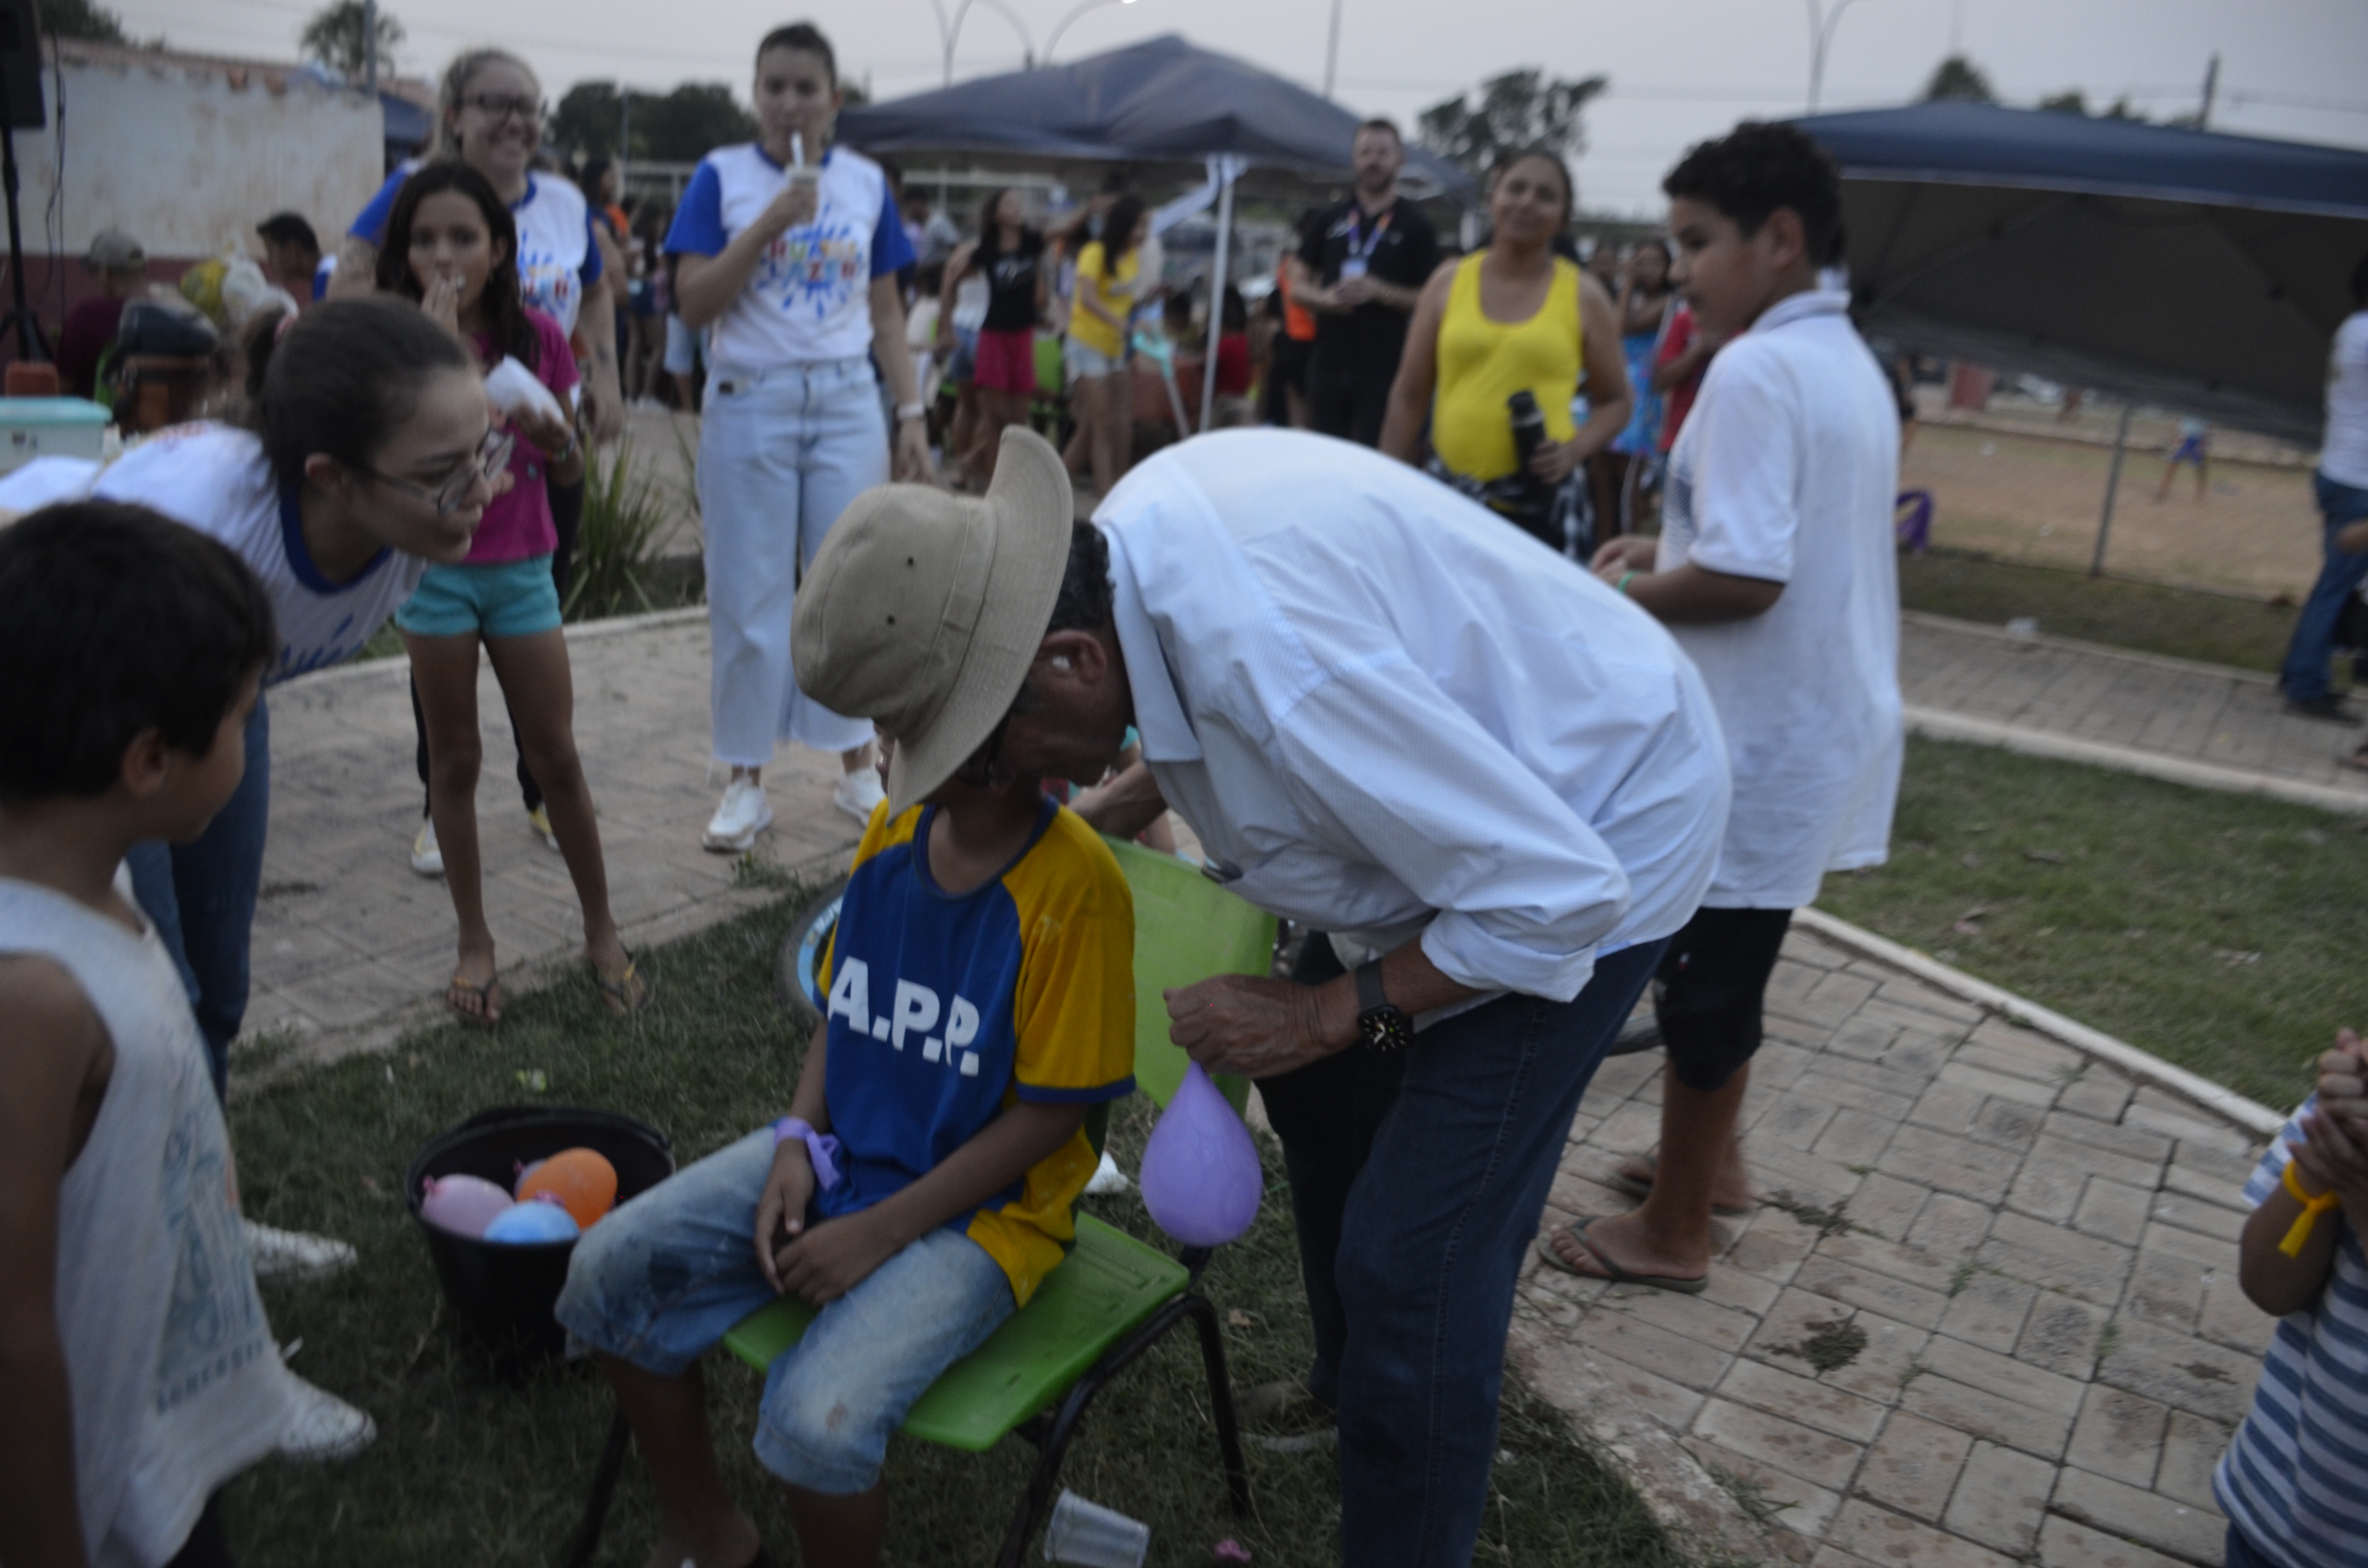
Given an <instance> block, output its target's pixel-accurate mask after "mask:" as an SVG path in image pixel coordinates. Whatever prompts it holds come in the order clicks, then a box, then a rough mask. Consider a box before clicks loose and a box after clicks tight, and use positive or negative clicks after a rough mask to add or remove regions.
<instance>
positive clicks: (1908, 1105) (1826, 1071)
mask: <svg viewBox="0 0 2368 1568" xmlns="http://www.w3.org/2000/svg"><path fill="white" fill-rule="evenodd" d="M1855 1066H1868V1064H1865V1063H1862V1062H1851V1061H1848V1060H1847V1059H1845V1058H1840V1057H1830V1056H1829V1057H1820V1058H1819V1059H1818V1060H1817V1064H1816V1066H1813V1067H1811V1068H1810V1069H1809V1070H1808V1071H1806V1072H1804V1073H1802V1074H1801V1075H1800V1077H1798V1078H1796V1079H1794V1080H1793V1081H1792V1092H1793V1093H1795V1094H1807V1095H1812V1096H1813V1097H1815V1098H1817V1099H1820V1100H1823V1101H1825V1102H1826V1103H1828V1104H1830V1105H1835V1106H1848V1107H1850V1108H1851V1109H1852V1110H1856V1111H1863V1112H1865V1113H1867V1114H1868V1115H1876V1116H1881V1117H1883V1118H1885V1119H1886V1120H1888V1121H1895V1122H1896V1121H1904V1120H1906V1119H1907V1116H1908V1112H1909V1111H1910V1110H1911V1109H1912V1107H1913V1106H1914V1104H1915V1099H1914V1096H1912V1095H1907V1094H1897V1093H1893V1092H1891V1091H1890V1090H1885V1089H1878V1088H1876V1087H1875V1086H1873V1085H1871V1084H1865V1083H1860V1082H1857V1081H1854V1080H1852V1079H1849V1078H1845V1077H1842V1076H1841V1075H1840V1074H1839V1073H1838V1071H1837V1070H1836V1069H1838V1068H1840V1067H1855ZM1873 1070H1875V1071H1881V1070H1882V1069H1881V1068H1879V1067H1878V1068H1874V1069H1873Z"/></svg>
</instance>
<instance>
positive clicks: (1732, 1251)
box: [1711, 1209, 1815, 1290]
mask: <svg viewBox="0 0 2368 1568" xmlns="http://www.w3.org/2000/svg"><path fill="white" fill-rule="evenodd" d="M1814 1236H1815V1233H1814V1232H1812V1231H1806V1230H1803V1229H1802V1228H1801V1227H1800V1226H1798V1225H1796V1224H1793V1223H1792V1222H1791V1220H1790V1218H1789V1217H1788V1216H1787V1215H1785V1214H1783V1213H1778V1212H1777V1211H1776V1210H1773V1209H1763V1210H1761V1211H1760V1213H1757V1214H1755V1215H1754V1216H1752V1219H1751V1222H1750V1223H1749V1224H1748V1225H1747V1226H1746V1227H1745V1228H1744V1230H1743V1232H1742V1234H1741V1235H1740V1236H1739V1237H1736V1239H1735V1244H1734V1245H1732V1246H1730V1247H1729V1248H1727V1250H1726V1251H1725V1253H1723V1254H1722V1255H1721V1256H1720V1258H1719V1260H1718V1261H1719V1263H1720V1264H1721V1265H1722V1267H1723V1268H1724V1269H1732V1270H1737V1271H1739V1272H1741V1273H1745V1274H1749V1275H1752V1276H1753V1277H1755V1278H1757V1279H1760V1280H1763V1281H1765V1282H1768V1283H1770V1284H1774V1285H1779V1286H1781V1285H1784V1284H1786V1283H1788V1281H1790V1280H1791V1278H1792V1276H1793V1275H1794V1274H1796V1273H1798V1272H1799V1271H1800V1266H1801V1264H1802V1263H1803V1262H1805V1261H1806V1260H1807V1259H1808V1257H1809V1248H1810V1242H1811V1241H1812V1240H1813V1238H1814ZM1711 1288H1712V1289H1713V1290H1716V1289H1717V1286H1715V1285H1714V1286H1712V1287H1711Z"/></svg>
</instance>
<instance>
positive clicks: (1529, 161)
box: [1381, 148, 1629, 560]
mask: <svg viewBox="0 0 2368 1568" xmlns="http://www.w3.org/2000/svg"><path fill="white" fill-rule="evenodd" d="M1570 211H1571V187H1570V173H1569V170H1568V169H1566V167H1565V166H1564V164H1563V160H1562V159H1561V158H1560V157H1558V156H1557V155H1555V154H1554V153H1551V152H1548V151H1545V150H1543V149H1542V148H1531V149H1529V150H1527V151H1524V152H1519V153H1516V154H1514V155H1513V156H1512V157H1510V158H1509V159H1506V160H1505V161H1503V162H1501V163H1499V164H1498V165H1497V167H1496V179H1495V184H1494V186H1493V188H1492V190H1491V192H1490V195H1489V215H1490V218H1491V219H1492V222H1493V225H1494V228H1495V233H1494V235H1493V237H1492V239H1491V241H1490V243H1489V245H1488V246H1487V248H1485V249H1483V250H1479V251H1475V252H1473V253H1472V254H1471V255H1469V256H1468V257H1463V258H1462V259H1461V260H1457V261H1449V262H1447V263H1445V264H1444V265H1443V266H1441V267H1440V269H1439V270H1438V271H1437V272H1435V273H1433V274H1432V275H1431V281H1430V282H1428V283H1426V284H1425V285H1423V289H1422V297H1421V299H1420V300H1419V301H1418V303H1417V304H1416V306H1415V314H1414V320H1413V322H1412V323H1410V324H1409V325H1408V327H1407V331H1406V353H1405V355H1404V357H1402V358H1401V359H1400V360H1399V361H1398V369H1397V380H1396V381H1395V383H1394V384H1393V385H1392V387H1391V389H1390V412H1389V417H1388V418H1387V419H1386V420H1385V421H1384V422H1383V424H1382V429H1381V450H1382V451H1383V452H1385V453H1389V454H1390V455H1391V456H1393V457H1395V458H1397V459H1398V460H1399V461H1401V462H1405V463H1409V464H1414V465H1417V466H1420V464H1421V442H1422V423H1423V419H1424V417H1425V416H1426V415H1427V416H1428V417H1429V419H1430V423H1431V447H1432V452H1433V456H1432V459H1431V463H1430V471H1431V472H1432V473H1433V474H1435V475H1437V476H1438V477H1439V478H1443V479H1444V480H1446V481H1447V482H1448V483H1449V484H1452V485H1454V486H1455V487H1456V488H1457V489H1459V490H1462V491H1463V492H1465V493H1466V494H1467V495H1469V496H1471V497H1472V498H1473V499H1475V500H1477V501H1479V502H1483V503H1484V504H1486V505H1488V506H1489V507H1490V508H1491V509H1492V510H1494V511H1496V512H1497V513H1499V514H1500V515H1502V516H1503V517H1505V518H1506V519H1507V520H1508V521H1510V522H1512V523H1514V524H1516V525H1517V526H1518V527H1521V528H1523V529H1524V530H1526V531H1527V532H1529V533H1531V534H1533V535H1535V536H1536V537H1537V538H1538V539H1540V540H1541V541H1542V542H1543V543H1544V544H1545V545H1546V546H1547V547H1548V548H1549V549H1551V550H1554V551H1557V552H1564V551H1569V550H1570V549H1571V548H1572V547H1573V545H1574V544H1575V546H1576V548H1577V550H1578V555H1579V559H1581V560H1585V559H1587V557H1588V555H1589V553H1590V552H1591V549H1592V541H1591V537H1590V531H1591V530H1590V528H1589V527H1588V508H1587V488H1586V482H1585V480H1584V478H1583V477H1582V476H1581V473H1580V470H1581V468H1582V466H1583V465H1584V464H1585V463H1586V461H1587V459H1588V458H1589V457H1590V456H1591V455H1592V454H1593V453H1595V452H1597V451H1599V450H1600V449H1601V448H1603V447H1604V446H1605V445H1606V444H1608V443H1609V442H1610V441H1611V439H1612V438H1613V437H1614V436H1616V435H1617V434H1618V433H1619V430H1620V428H1621V427H1622V426H1623V425H1625V424H1626V423H1627V422H1628V410H1629V391H1628V371H1627V367H1626V365H1625V364H1624V363H1623V362H1622V360H1621V358H1620V340H1619V322H1618V321H1617V319H1616V316H1615V314H1614V311H1613V308H1612V298H1611V296H1610V295H1609V294H1607V293H1605V292H1604V290H1603V286H1602V285H1601V284H1599V283H1597V282H1595V281H1594V280H1593V279H1591V278H1588V277H1585V276H1584V275H1582V274H1581V273H1580V271H1579V269H1578V267H1577V265H1576V264H1575V263H1573V262H1570V261H1567V260H1565V259H1564V258H1563V257H1559V256H1556V255H1555V254H1554V249H1553V244H1554V236H1555V235H1556V234H1558V233H1561V232H1562V230H1563V227H1564V226H1565V225H1566V224H1567V223H1568V222H1569V221H1570ZM1523 392H1526V393H1527V394H1529V396H1530V397H1531V399H1533V400H1534V401H1535V403H1536V404H1537V408H1538V411H1539V413H1540V414H1541V415H1542V416H1543V419H1544V425H1545V429H1544V435H1543V437H1542V439H1541V440H1540V441H1539V443H1538V445H1537V448H1536V450H1535V451H1533V452H1532V453H1531V454H1530V457H1529V460H1528V462H1527V463H1526V464H1524V463H1523V462H1522V461H1521V460H1520V457H1519V454H1518V451H1517V447H1516V445H1515V440H1514V428H1513V415H1512V412H1511V410H1510V409H1509V408H1508V407H1507V404H1508V401H1509V400H1510V399H1512V398H1513V397H1515V396H1516V395H1517V394H1519V393H1523ZM1581 392H1585V393H1586V395H1587V403H1588V415H1587V423H1586V424H1585V425H1584V426H1576V425H1574V424H1573V422H1572V420H1571V417H1570V404H1571V400H1572V399H1573V398H1575V397H1577V396H1578V395H1579V394H1580V393H1581Z"/></svg>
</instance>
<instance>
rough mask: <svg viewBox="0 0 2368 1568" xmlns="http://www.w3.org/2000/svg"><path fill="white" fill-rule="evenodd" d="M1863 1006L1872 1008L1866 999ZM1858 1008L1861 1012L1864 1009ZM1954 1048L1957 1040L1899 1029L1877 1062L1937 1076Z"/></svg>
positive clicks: (1894, 1069)
mask: <svg viewBox="0 0 2368 1568" xmlns="http://www.w3.org/2000/svg"><path fill="white" fill-rule="evenodd" d="M1866 1005H1867V1006H1868V1007H1872V1006H1873V1005H1875V1004H1874V1003H1872V1002H1869V1003H1867V1004H1866ZM1860 1011H1861V1012H1862V1013H1863V1012H1864V1009H1861V1010H1860ZM1956 1049H1957V1041H1954V1040H1951V1039H1949V1038H1947V1037H1946V1036H1943V1035H1936V1034H1932V1033H1930V1032H1928V1031H1926V1030H1922V1029H1902V1030H1901V1031H1900V1032H1899V1038H1898V1039H1896V1040H1894V1041H1891V1048H1890V1049H1889V1050H1887V1051H1885V1052H1884V1053H1883V1058H1882V1061H1881V1062H1880V1063H1879V1064H1878V1065H1879V1066H1885V1067H1888V1068H1889V1069H1890V1070H1892V1071H1893V1072H1905V1073H1912V1074H1913V1075H1914V1076H1916V1077H1918V1078H1925V1079H1930V1078H1933V1077H1936V1076H1937V1075H1938V1073H1939V1071H1940V1068H1941V1067H1942V1066H1943V1065H1944V1064H1946V1063H1947V1061H1948V1060H1949V1055H1950V1053H1951V1052H1953V1051H1955V1050H1956Z"/></svg>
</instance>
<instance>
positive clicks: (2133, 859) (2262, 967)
mask: <svg viewBox="0 0 2368 1568" xmlns="http://www.w3.org/2000/svg"><path fill="white" fill-rule="evenodd" d="M2363 890H2368V833H2364V832H2363V831H2362V824H2359V823H2356V822H2354V821H2350V820H2348V819H2344V818H2338V817H2333V816H2330V815H2328V814H2326V813H2323V812H2318V811H2314V810H2311V809H2309V808H2308V807H2304V806H2291V805H2285V804H2283V803H2281V802H2278V801H2273V800H2261V799H2255V798H2252V797H2249V796H2234V795H2221V794H2216V793H2211V792H2208V791H2202V790H2190V789H2185V788H2183V787H2181V786H2179V785H2175V784H2165V783H2160V782H2158V781H2156V780H2153V779H2146V778H2136V777H2133V776H2131V775H2129V774H2125V773H2115V772H2105V771H2103V770H2099V769H2094V768H2086V767H2082V766H2079V765H2077V764H2072V763H2061V762H2048V761H2041V760H2038V759H2036V758H2031V757H2020V756H2016V755H2014V754H2012V753H2010V752H2007V751H2001V750H1996V749H1993V748H1990V747H1978V746H1965V745H1955V744H1950V743H1946V742H1937V741H1925V740H1919V739H1915V738H1911V739H1910V740H1909V742H1908V765H1907V772H1906V776H1905V778H1904V779H1903V781H1902V784H1901V788H1900V798H1899V815H1898V818H1897V820H1896V821H1895V823H1894V825H1893V828H1892V834H1891V858H1890V863H1889V864H1888V865H1887V866H1883V867H1880V868H1877V869H1875V870H1868V871H1863V872H1857V873H1853V874H1849V875H1839V876H1830V877H1828V878H1826V883H1825V891H1824V893H1823V894H1821V895H1820V896H1819V898H1818V900H1817V901H1818V904H1819V905H1820V906H1821V907H1822V908H1824V909H1827V910H1829V911H1831V912H1832V913H1834V914H1836V915H1838V916H1840V917H1841V918H1843V919H1847V920H1852V921H1855V922H1857V923H1858V924H1860V925H1863V926H1865V927H1867V928H1868V929H1870V930H1873V931H1877V932H1880V933H1881V934H1882V935H1884V936H1887V937H1888V938H1890V939H1891V940H1892V941H1894V942H1899V943H1907V944H1908V945H1910V946H1913V947H1920V948H1922V949H1924V950H1925V951H1927V952H1930V953H1932V954H1934V955H1935V956H1936V957H1938V958H1940V959H1941V960H1943V961H1944V962H1947V963H1950V964H1954V965H1956V966H1957V967H1959V968H1962V969H1965V970H1967V971H1968V972H1970V973H1973V974H1977V975H1980V976H1981V977H1982V978H1983V979H1985V980H1988V981H1991V982H1994V983H1995V984H1998V985H2001V986H2004V987H2006V988H2007V989H2008V990H2010V991H2014V992H2021V993H2022V994H2023V995H2026V996H2029V997H2031V998H2032V999H2033V1000H2034V1001H2037V1002H2040V1003H2043V1004H2045V1005H2046V1006H2048V1007H2052V1008H2054V1009H2056V1010H2057V1011H2058V1012H2060V1013H2064V1014H2067V1015H2069V1016H2070V1017H2075V1018H2078V1019H2080V1020H2081V1021H2082V1022H2084V1023H2086V1024H2090V1025H2092V1026H2094V1027H2096V1028H2099V1029H2103V1030H2105V1031H2106V1032H2107V1033H2109V1034H2112V1035H2117V1036H2119V1037H2120V1038H2121V1039H2123V1040H2126V1041H2129V1042H2130V1043H2132V1044H2133V1045H2136V1046H2138V1047H2140V1048H2141V1049H2144V1050H2148V1051H2152V1052H2154V1053H2155V1054H2156V1055H2158V1056H2160V1057H2163V1058H2164V1059H2166V1060H2168V1061H2171V1062H2176V1063H2178V1064H2179V1065H2180V1066H2183V1067H2186V1068H2189V1069H2190V1070H2192V1071H2195V1072H2199V1073H2201V1074H2203V1075H2204V1076H2206V1077H2208V1078H2210V1079H2212V1080H2214V1081H2216V1082H2218V1083H2221V1084H2225V1085H2227V1086H2228V1087H2229V1088H2231V1089H2233V1090H2236V1091H2237V1092H2239V1093H2241V1094H2246V1095H2249V1096H2251V1097H2252V1098H2254V1099H2256V1100H2258V1101H2260V1102H2261V1103H2262V1104H2264V1105H2268V1106H2272V1107H2276V1108H2280V1109H2283V1108H2285V1107H2287V1106H2291V1105H2293V1104H2294V1103H2296V1102H2297V1101H2298V1100H2300V1099H2301V1097H2302V1096H2303V1095H2304V1094H2305V1093H2306V1092H2307V1091H2308V1090H2309V1088H2310V1063H2311V1061H2312V1059H2313V1058H2314V1057H2315V1056H2316V1055H2317V1054H2318V1053H2319V1052H2321V1051H2323V1050H2325V1049H2327V1047H2328V1046H2329V1045H2331V1043H2332V1042H2333V1041H2334V1034H2335V1030H2336V1028H2337V1027H2338V1026H2340V1025H2344V1024H2356V1023H2358V1022H2359V1020H2360V1017H2361V1016H2362V1011H2363V1010H2362V1008H2361V1000H2362V986H2361V976H2362V968H2361V958H2360V955H2361V954H2362V953H2363V952H2368V897H2364V896H2363Z"/></svg>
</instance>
